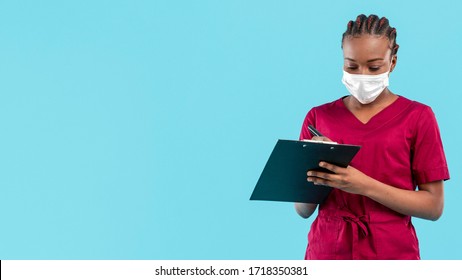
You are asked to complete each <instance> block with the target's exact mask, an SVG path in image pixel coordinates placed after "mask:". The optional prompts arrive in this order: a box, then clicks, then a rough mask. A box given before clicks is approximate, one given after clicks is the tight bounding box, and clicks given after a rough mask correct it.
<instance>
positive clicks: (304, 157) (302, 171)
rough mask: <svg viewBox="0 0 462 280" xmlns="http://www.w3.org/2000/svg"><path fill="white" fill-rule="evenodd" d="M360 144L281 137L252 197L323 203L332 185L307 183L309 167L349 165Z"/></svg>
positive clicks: (310, 168)
mask: <svg viewBox="0 0 462 280" xmlns="http://www.w3.org/2000/svg"><path fill="white" fill-rule="evenodd" d="M360 148H361V146H356V145H345V144H335V143H329V142H307V141H294V140H278V142H277V143H276V146H275V147H274V149H273V152H272V153H271V155H270V157H269V159H268V162H267V163H266V165H265V168H264V169H263V172H262V173H261V175H260V178H259V179H258V182H257V185H256V186H255V189H254V190H253V193H252V195H251V197H250V200H270V201H287V202H305V203H322V202H323V201H324V200H325V199H326V198H327V196H328V195H329V193H330V192H331V190H332V188H331V187H327V186H320V185H314V184H313V183H312V182H308V181H307V180H306V179H307V175H306V172H307V171H308V170H322V171H325V172H329V171H328V170H326V169H323V168H321V167H319V162H320V161H326V162H329V163H332V164H335V165H338V166H341V167H347V166H348V165H349V164H350V162H351V160H352V159H353V157H354V156H355V155H356V153H357V152H358V151H359V149H360Z"/></svg>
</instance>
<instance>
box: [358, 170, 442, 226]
mask: <svg viewBox="0 0 462 280" xmlns="http://www.w3.org/2000/svg"><path fill="white" fill-rule="evenodd" d="M441 184H442V183H441ZM364 190H365V191H364V195H365V196H367V197H369V198H371V199H373V200H375V201H377V202H378V203H380V204H382V205H384V206H386V207H388V208H390V209H392V210H394V211H396V212H399V213H401V214H403V215H409V216H414V217H419V218H423V219H427V220H433V221H435V220H437V219H438V218H439V217H440V216H441V214H442V212H443V204H444V200H443V199H442V197H443V196H442V193H441V195H436V194H434V193H432V192H431V191H430V190H418V191H410V190H403V189H400V188H396V187H393V186H390V185H387V184H384V183H381V182H379V181H377V180H375V179H372V178H371V180H370V182H369V185H368V186H367V187H365V188H364ZM440 191H441V192H442V191H443V190H442V186H441V190H440Z"/></svg>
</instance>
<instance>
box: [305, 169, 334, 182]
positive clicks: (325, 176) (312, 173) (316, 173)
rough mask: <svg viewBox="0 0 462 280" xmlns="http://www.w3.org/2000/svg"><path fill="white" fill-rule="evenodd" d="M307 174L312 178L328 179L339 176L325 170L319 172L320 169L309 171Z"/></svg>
mask: <svg viewBox="0 0 462 280" xmlns="http://www.w3.org/2000/svg"><path fill="white" fill-rule="evenodd" d="M306 175H307V176H308V177H309V178H310V177H312V178H321V179H326V180H335V179H336V178H337V177H336V175H335V174H330V173H325V172H319V171H312V170H310V171H308V172H307V173H306Z"/></svg>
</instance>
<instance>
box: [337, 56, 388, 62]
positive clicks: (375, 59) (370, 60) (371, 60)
mask: <svg viewBox="0 0 462 280" xmlns="http://www.w3.org/2000/svg"><path fill="white" fill-rule="evenodd" d="M345 59H347V60H350V61H354V62H356V60H354V59H352V58H349V57H345ZM377 60H384V59H383V58H373V59H369V60H368V61H367V62H373V61H377Z"/></svg>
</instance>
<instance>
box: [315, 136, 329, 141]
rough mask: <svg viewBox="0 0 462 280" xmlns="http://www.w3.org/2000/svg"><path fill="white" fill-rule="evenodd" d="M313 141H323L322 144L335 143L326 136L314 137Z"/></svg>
mask: <svg viewBox="0 0 462 280" xmlns="http://www.w3.org/2000/svg"><path fill="white" fill-rule="evenodd" d="M311 140H315V141H322V142H334V141H332V140H330V139H329V138H327V137H326V136H313V138H311Z"/></svg>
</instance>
